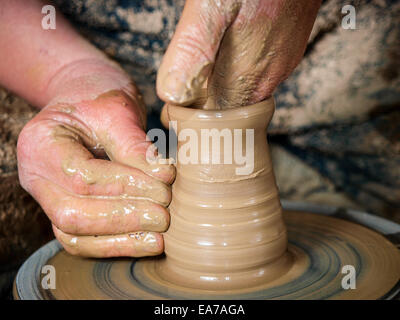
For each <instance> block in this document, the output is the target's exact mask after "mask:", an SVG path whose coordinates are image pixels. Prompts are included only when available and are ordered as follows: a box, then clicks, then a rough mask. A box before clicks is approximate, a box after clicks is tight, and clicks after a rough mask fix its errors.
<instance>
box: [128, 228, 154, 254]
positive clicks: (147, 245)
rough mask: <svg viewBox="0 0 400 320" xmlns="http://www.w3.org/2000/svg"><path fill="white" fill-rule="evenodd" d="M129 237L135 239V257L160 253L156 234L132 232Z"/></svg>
mask: <svg viewBox="0 0 400 320" xmlns="http://www.w3.org/2000/svg"><path fill="white" fill-rule="evenodd" d="M129 236H130V237H131V238H133V239H135V242H134V243H135V249H136V250H135V251H136V253H137V256H140V255H142V254H143V255H148V254H152V255H155V254H160V253H161V252H162V247H161V246H160V244H159V243H158V237H157V234H156V233H154V232H144V231H140V232H134V233H131V234H129Z"/></svg>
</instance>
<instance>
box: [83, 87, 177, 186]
mask: <svg viewBox="0 0 400 320" xmlns="http://www.w3.org/2000/svg"><path fill="white" fill-rule="evenodd" d="M132 103H133V102H132V101H131V99H129V98H128V97H127V96H126V95H125V94H124V93H122V92H120V93H118V92H115V93H114V94H113V95H110V94H109V95H102V96H100V97H98V98H97V99H96V100H94V101H91V102H89V106H88V102H81V103H79V104H77V107H78V108H80V110H82V112H81V113H83V117H84V119H85V122H87V123H88V124H89V126H90V127H92V128H95V133H96V137H97V139H98V141H99V142H100V144H101V145H102V146H103V147H104V149H105V150H106V153H107V155H108V157H109V158H110V159H111V160H112V161H115V162H118V163H120V164H124V165H127V166H130V167H135V168H138V169H140V170H141V171H143V172H144V173H146V174H147V175H150V176H152V177H154V178H156V179H158V180H161V181H162V182H164V183H167V184H169V183H172V181H173V180H174V178H175V167H174V166H173V165H168V164H160V163H154V162H152V161H149V160H148V159H147V156H148V155H150V156H152V158H153V159H150V160H154V159H155V158H156V156H157V153H156V152H155V151H154V150H155V149H154V146H153V144H152V143H151V141H150V140H149V139H148V138H147V136H146V133H145V132H144V130H143V128H142V127H141V121H140V120H139V119H138V115H137V113H136V112H134V108H135V106H134V105H132ZM110 110H112V112H110ZM104 115H107V116H104Z"/></svg>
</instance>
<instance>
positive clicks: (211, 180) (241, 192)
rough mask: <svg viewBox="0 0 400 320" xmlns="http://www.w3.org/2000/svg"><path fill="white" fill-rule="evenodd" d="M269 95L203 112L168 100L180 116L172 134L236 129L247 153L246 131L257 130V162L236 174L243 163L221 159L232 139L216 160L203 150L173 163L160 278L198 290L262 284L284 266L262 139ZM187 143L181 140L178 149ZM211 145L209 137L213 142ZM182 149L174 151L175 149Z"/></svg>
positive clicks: (173, 114)
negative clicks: (188, 161)
mask: <svg viewBox="0 0 400 320" xmlns="http://www.w3.org/2000/svg"><path fill="white" fill-rule="evenodd" d="M274 107H275V106H274V101H273V99H272V98H271V99H269V100H266V101H263V102H260V103H258V104H255V105H252V106H248V107H243V108H238V109H230V110H221V111H214V110H213V111H207V110H201V109H190V108H182V107H177V106H168V109H167V112H168V117H169V119H170V120H173V121H177V124H178V128H177V131H178V132H177V135H178V137H179V133H180V132H182V130H184V129H193V130H195V131H196V132H197V136H198V137H200V136H201V130H202V129H203V130H204V129H218V130H224V129H226V130H229V132H230V133H231V135H232V137H233V136H234V130H235V129H241V130H242V134H241V136H240V138H242V139H241V140H242V142H243V143H242V145H241V148H242V149H241V150H240V151H239V153H240V154H244V153H245V152H246V129H254V149H253V150H247V152H250V153H253V154H254V167H253V170H252V171H249V173H248V174H244V175H238V174H237V170H236V169H238V168H243V164H236V163H235V161H232V162H233V163H232V164H224V163H223V159H225V158H224V157H226V156H228V154H226V153H227V152H231V153H232V154H231V155H229V156H232V159H234V155H233V153H234V150H233V149H234V148H233V147H232V145H233V142H232V144H231V145H230V146H229V147H228V148H225V147H226V146H225V145H224V144H226V143H227V141H226V140H224V139H221V143H220V150H218V151H220V162H221V164H211V163H210V161H208V159H211V150H212V149H211V148H209V149H208V152H204V150H203V152H201V151H202V150H201V148H202V146H201V143H199V144H198V146H197V147H198V150H197V151H198V152H197V154H198V155H199V158H198V160H199V164H182V163H181V162H180V161H179V158H178V162H177V176H176V180H175V183H174V185H173V191H172V194H173V196H172V202H171V205H170V214H171V225H170V228H169V230H168V232H167V233H166V234H165V235H164V242H165V254H166V256H167V258H166V260H165V261H164V262H161V264H162V266H160V273H161V277H165V278H168V279H169V281H171V282H174V283H176V284H179V285H182V286H185V287H192V288H199V289H200V288H201V289H233V288H244V287H251V286H254V285H257V284H259V283H265V282H267V281H270V280H272V279H275V278H276V277H279V276H280V275H282V274H284V273H285V272H287V270H288V269H289V267H290V265H291V261H292V260H291V257H290V256H289V255H288V254H287V250H286V249H287V234H286V228H285V225H284V222H283V219H282V209H281V205H280V202H279V198H278V191H277V188H276V184H275V178H274V174H273V170H272V165H271V159H270V155H269V150H268V145H267V141H266V129H267V126H268V123H269V121H270V120H271V117H272V115H273V112H274ZM184 143H186V141H179V140H178V150H179V149H180V148H181V147H182V145H183V144H184ZM211 145H212V143H211V141H210V146H211ZM178 155H179V154H178Z"/></svg>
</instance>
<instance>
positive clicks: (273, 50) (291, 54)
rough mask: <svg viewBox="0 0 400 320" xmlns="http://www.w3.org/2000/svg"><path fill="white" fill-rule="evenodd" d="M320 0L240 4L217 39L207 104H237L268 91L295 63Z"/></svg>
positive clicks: (255, 99) (252, 100) (259, 97)
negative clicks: (217, 50) (217, 44)
mask: <svg viewBox="0 0 400 320" xmlns="http://www.w3.org/2000/svg"><path fill="white" fill-rule="evenodd" d="M319 2H320V1H319V0H312V1H259V2H257V3H256V4H255V5H243V7H242V8H241V10H240V12H239V13H238V15H237V17H236V18H235V21H234V22H233V23H232V24H231V25H230V26H229V28H228V29H227V30H226V32H225V35H224V38H223V40H222V42H221V45H220V48H219V52H218V56H217V59H216V62H215V67H214V69H213V72H212V75H211V76H210V78H209V82H208V84H209V86H208V95H209V96H210V97H211V99H212V100H213V101H210V102H209V103H208V105H210V106H218V107H219V108H222V109H225V108H235V107H240V106H245V105H251V104H254V103H257V102H259V101H262V100H263V99H265V98H267V97H269V96H271V95H272V93H273V91H274V90H275V88H276V87H277V86H278V84H279V83H281V82H282V81H283V80H285V79H286V78H287V77H288V76H289V75H290V73H291V72H292V71H293V69H294V68H295V67H296V66H297V64H298V63H299V61H300V60H301V57H302V56H303V54H304V50H305V46H306V44H307V39H308V36H309V34H310V32H311V28H312V25H313V22H314V19H315V16H316V13H317V11H318V7H319Z"/></svg>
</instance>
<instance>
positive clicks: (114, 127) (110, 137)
mask: <svg viewBox="0 0 400 320" xmlns="http://www.w3.org/2000/svg"><path fill="white" fill-rule="evenodd" d="M83 68H84V66H79V64H78V65H77V66H76V68H75V69H83ZM106 69H107V68H106ZM75 71H76V70H75ZM97 71H98V72H99V73H98V74H96V75H94V76H89V77H87V76H83V77H81V78H79V79H72V80H71V83H65V82H63V79H64V77H68V74H74V70H69V71H68V72H65V74H64V75H60V76H56V78H58V79H59V81H61V83H62V85H60V84H58V85H57V86H58V87H59V88H60V87H61V89H54V88H53V89H54V90H53V91H61V94H59V95H58V98H56V99H55V100H56V102H52V103H50V104H49V105H48V106H47V107H45V108H43V109H42V111H41V112H40V113H39V114H38V115H37V116H36V117H35V118H34V119H33V120H31V121H30V122H29V123H28V124H27V125H26V126H25V127H24V129H23V131H22V132H21V134H20V137H19V141H18V162H19V163H18V165H19V175H20V181H21V184H22V186H23V187H24V188H25V189H26V190H27V191H28V192H30V193H31V194H32V195H33V196H34V198H35V199H36V200H37V201H38V202H39V203H40V205H41V206H42V208H43V209H44V211H45V212H46V214H47V215H48V217H49V218H50V220H51V222H52V224H53V230H54V233H55V236H56V237H57V239H58V240H59V241H60V242H61V244H62V245H63V246H64V248H65V249H66V250H67V251H68V252H70V253H72V254H76V255H81V256H88V257H114V256H134V257H140V256H151V255H157V254H160V253H161V252H162V251H163V239H162V236H161V235H160V234H159V232H163V231H165V230H166V229H167V227H168V223H169V214H168V212H167V210H166V208H165V207H166V206H167V205H168V204H169V202H170V199H171V194H170V186H169V184H170V183H171V182H172V180H173V178H174V168H173V166H169V165H150V164H149V163H148V162H147V161H146V158H145V154H146V150H147V148H148V147H149V145H150V142H149V141H146V134H145V132H144V129H143V126H144V119H143V114H144V110H143V109H142V108H141V107H140V105H141V102H140V98H137V97H140V96H139V95H138V94H137V92H135V91H136V89H135V88H134V87H133V86H132V85H128V87H127V88H126V87H125V89H124V90H115V89H114V90H109V91H105V92H103V93H102V94H100V95H98V96H97V97H94V98H89V99H88V98H87V97H88V96H90V97H91V96H92V93H90V94H88V93H87V92H85V93H83V94H82V92H83V91H85V90H87V87H90V86H91V85H92V84H93V82H94V81H99V78H101V76H100V74H104V73H107V70H105V71H103V70H102V69H101V70H100V69H99V70H97ZM117 73H118V72H117ZM113 76H115V77H114V78H113ZM117 77H118V75H117V74H114V75H111V76H110V79H111V82H110V81H109V80H106V81H105V82H104V81H103V83H100V84H98V85H95V86H96V90H97V91H98V90H99V89H100V88H103V87H106V85H107V84H106V83H108V82H109V83H108V85H115V83H118V81H117V80H116V79H117ZM56 82H57V81H56ZM100 82H101V81H100ZM76 84H77V85H78V87H76ZM71 90H72V91H71ZM96 90H94V91H96ZM79 91H80V92H79ZM100 91H103V90H100ZM71 92H72V93H71ZM94 95H96V94H94ZM82 97H84V98H82ZM81 99H83V100H82V101H79V100H81ZM57 100H58V101H64V102H57ZM68 101H69V102H68ZM74 101H75V102H74ZM76 101H79V102H76ZM107 157H108V158H109V159H111V160H112V161H109V160H107Z"/></svg>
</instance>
